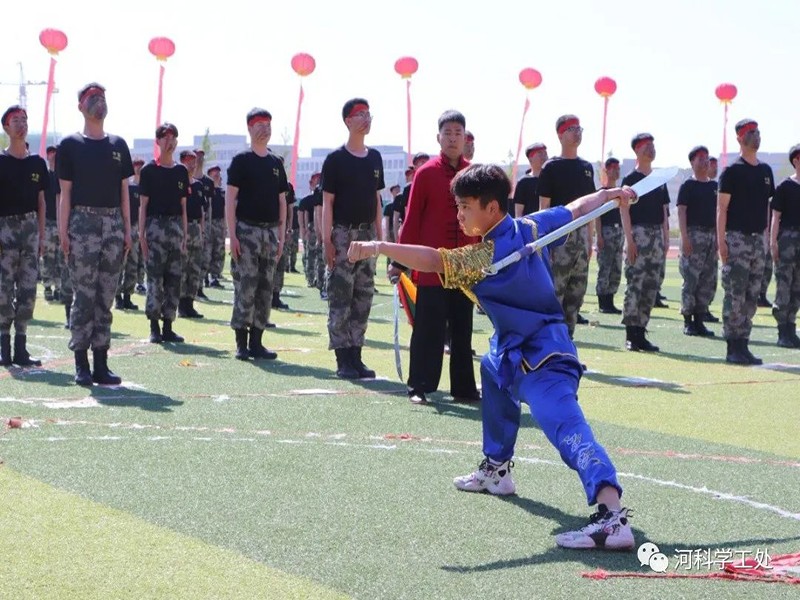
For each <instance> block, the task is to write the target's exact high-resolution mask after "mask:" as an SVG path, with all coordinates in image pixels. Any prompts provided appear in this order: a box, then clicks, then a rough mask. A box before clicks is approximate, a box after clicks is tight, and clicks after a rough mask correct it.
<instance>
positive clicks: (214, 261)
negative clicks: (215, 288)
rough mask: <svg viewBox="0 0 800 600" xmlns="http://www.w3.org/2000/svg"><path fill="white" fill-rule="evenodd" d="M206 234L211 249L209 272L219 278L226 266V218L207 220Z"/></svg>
mask: <svg viewBox="0 0 800 600" xmlns="http://www.w3.org/2000/svg"><path fill="white" fill-rule="evenodd" d="M206 235H207V236H208V245H209V249H210V260H209V263H208V272H209V273H210V274H211V276H212V277H216V278H219V277H221V276H222V269H223V267H224V266H225V219H211V221H206Z"/></svg>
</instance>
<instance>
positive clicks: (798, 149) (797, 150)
mask: <svg viewBox="0 0 800 600" xmlns="http://www.w3.org/2000/svg"><path fill="white" fill-rule="evenodd" d="M798 156H800V144H795V145H794V146H792V147H791V148H789V164H791V165H792V166H794V159H795V158H797V157H798Z"/></svg>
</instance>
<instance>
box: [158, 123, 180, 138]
mask: <svg viewBox="0 0 800 600" xmlns="http://www.w3.org/2000/svg"><path fill="white" fill-rule="evenodd" d="M168 133H171V134H172V135H174V136H175V137H178V128H177V127H175V125H173V124H172V123H168V122H166V121H165V122H164V123H162V124H161V125H159V126H158V127H156V139H157V140H160V139H161V138H163V137H164V136H166V135H167V134H168Z"/></svg>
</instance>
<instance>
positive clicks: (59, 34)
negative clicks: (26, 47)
mask: <svg viewBox="0 0 800 600" xmlns="http://www.w3.org/2000/svg"><path fill="white" fill-rule="evenodd" d="M39 43H41V44H42V46H44V47H45V48H47V51H48V52H49V53H50V54H52V55H53V56H55V55H56V54H58V53H59V52H61V51H62V50H63V49H64V48H66V47H67V34H66V33H64V32H63V31H60V30H58V29H42V31H41V33H39Z"/></svg>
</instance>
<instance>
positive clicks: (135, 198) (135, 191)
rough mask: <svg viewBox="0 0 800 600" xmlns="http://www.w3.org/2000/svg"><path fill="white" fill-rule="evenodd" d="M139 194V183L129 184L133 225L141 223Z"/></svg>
mask: <svg viewBox="0 0 800 600" xmlns="http://www.w3.org/2000/svg"><path fill="white" fill-rule="evenodd" d="M139 193H140V190H139V184H138V183H129V184H128V199H129V202H130V205H131V225H133V224H134V223H138V222H139V204H140V198H139Z"/></svg>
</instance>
